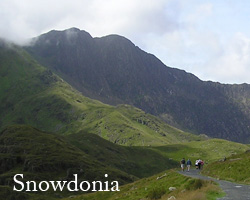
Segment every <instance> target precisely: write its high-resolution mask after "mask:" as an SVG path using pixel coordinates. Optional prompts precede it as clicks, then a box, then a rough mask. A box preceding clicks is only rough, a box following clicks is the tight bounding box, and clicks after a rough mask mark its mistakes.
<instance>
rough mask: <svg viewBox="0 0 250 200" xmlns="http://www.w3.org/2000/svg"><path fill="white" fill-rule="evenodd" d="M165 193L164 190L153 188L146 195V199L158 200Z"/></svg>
mask: <svg viewBox="0 0 250 200" xmlns="http://www.w3.org/2000/svg"><path fill="white" fill-rule="evenodd" d="M165 193H166V190H165V189H164V188H154V189H153V190H151V191H150V192H149V193H148V196H147V198H149V199H160V198H161V197H162V195H164V194H165Z"/></svg>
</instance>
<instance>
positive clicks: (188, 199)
mask: <svg viewBox="0 0 250 200" xmlns="http://www.w3.org/2000/svg"><path fill="white" fill-rule="evenodd" d="M158 177H161V178H160V179H157V178H158ZM170 187H175V188H176V190H175V191H170V190H169V188H170ZM171 196H174V197H176V198H177V199H183V200H195V199H199V200H205V199H209V200H212V199H216V197H219V196H222V193H221V191H220V189H219V187H218V186H217V185H215V184H214V183H213V182H210V181H202V180H198V179H192V178H189V177H185V176H182V175H180V174H178V173H177V172H175V171H165V172H162V173H161V174H157V175H155V176H152V177H149V178H144V179H140V180H138V181H136V182H134V183H131V184H127V185H124V186H122V187H121V188H120V191H119V192H96V193H92V194H87V195H79V196H75V197H71V198H66V199H64V200H69V199H71V200H82V199H84V200H99V199H100V200H115V199H119V200H131V199H149V200H150V199H162V200H166V199H168V198H169V197H171Z"/></svg>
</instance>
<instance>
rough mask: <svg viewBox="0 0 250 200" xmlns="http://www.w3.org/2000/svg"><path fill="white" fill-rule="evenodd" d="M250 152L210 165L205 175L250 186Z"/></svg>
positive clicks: (206, 168) (205, 170)
mask: <svg viewBox="0 0 250 200" xmlns="http://www.w3.org/2000/svg"><path fill="white" fill-rule="evenodd" d="M249 165H250V150H248V151H246V152H245V153H242V154H236V155H233V156H231V157H228V158H226V161H223V160H221V161H217V162H214V163H211V164H209V165H208V166H206V167H205V168H204V170H203V173H204V174H206V175H209V176H212V177H216V178H220V179H223V180H228V181H233V182H238V183H243V184H250V168H249Z"/></svg>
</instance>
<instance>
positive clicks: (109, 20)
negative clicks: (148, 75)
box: [0, 0, 250, 84]
mask: <svg viewBox="0 0 250 200" xmlns="http://www.w3.org/2000/svg"><path fill="white" fill-rule="evenodd" d="M0 8H1V9H0V19H1V20H0V38H5V39H8V40H11V41H14V42H16V43H19V44H22V43H23V42H24V41H26V40H27V39H29V38H32V37H36V36H38V35H40V34H43V33H46V32H48V31H50V30H65V29H68V28H71V27H77V28H79V29H81V30H85V31H87V32H89V33H90V34H91V35H92V36H93V37H102V36H105V35H109V34H119V35H122V36H125V37H126V38H128V39H130V40H131V41H132V42H133V43H134V44H135V45H136V46H139V47H140V48H141V49H143V50H144V51H146V52H148V53H152V54H154V55H155V56H156V57H158V58H159V59H160V60H161V61H162V62H163V63H164V64H166V65H167V66H170V67H174V68H178V69H182V70H185V71H187V72H190V73H193V74H194V75H196V76H198V77H199V78H200V79H201V80H211V81H216V82H221V83H230V84H234V83H237V84H240V83H249V84H250V12H249V8H250V1H249V0H237V1H236V0H105V1H103V0H91V1H89V0H1V1H0Z"/></svg>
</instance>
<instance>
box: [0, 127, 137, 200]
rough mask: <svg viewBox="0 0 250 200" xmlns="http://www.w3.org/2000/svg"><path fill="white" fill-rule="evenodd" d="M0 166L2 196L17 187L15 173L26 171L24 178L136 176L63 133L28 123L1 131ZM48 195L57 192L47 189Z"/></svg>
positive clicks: (125, 178) (125, 179) (121, 180)
mask: <svg viewBox="0 0 250 200" xmlns="http://www.w3.org/2000/svg"><path fill="white" fill-rule="evenodd" d="M0 166H1V168H0V187H1V192H0V194H1V195H2V194H4V191H5V192H7V191H8V190H9V189H8V188H10V187H12V186H13V183H14V181H13V177H14V175H15V174H24V179H23V180H24V181H27V180H35V181H43V180H47V181H49V180H67V181H69V180H72V179H73V174H78V179H79V180H80V181H83V180H89V181H91V180H92V181H94V180H101V181H102V180H103V181H105V180H107V178H104V174H106V173H107V174H109V178H110V180H118V181H119V183H120V184H124V183H128V182H132V181H133V180H135V179H136V178H135V177H134V176H131V175H129V174H127V173H125V172H122V171H121V170H119V169H117V168H116V169H115V168H112V167H110V166H108V165H105V164H104V163H101V162H98V161H97V160H96V159H95V158H93V157H91V156H90V155H88V154H86V153H84V152H83V151H81V150H80V149H78V148H76V147H75V146H73V145H71V144H70V143H69V142H67V140H65V138H63V137H62V136H58V135H54V134H50V133H46V132H41V131H39V130H37V129H34V128H32V127H29V126H24V125H16V126H10V127H8V128H6V129H4V130H3V131H2V132H1V133H0ZM24 181H23V182H24ZM38 194H39V192H38ZM12 195H20V194H19V193H18V194H17V193H13V194H12ZM45 195H48V196H50V195H51V196H54V195H56V194H55V193H53V194H52V193H50V192H46V194H45ZM61 195H68V196H69V195H70V192H65V194H64V192H62V194H61ZM23 199H25V198H23ZM27 199H29V197H28V196H27ZM31 199H33V198H31Z"/></svg>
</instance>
